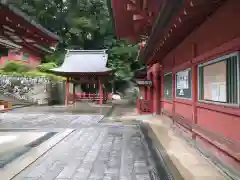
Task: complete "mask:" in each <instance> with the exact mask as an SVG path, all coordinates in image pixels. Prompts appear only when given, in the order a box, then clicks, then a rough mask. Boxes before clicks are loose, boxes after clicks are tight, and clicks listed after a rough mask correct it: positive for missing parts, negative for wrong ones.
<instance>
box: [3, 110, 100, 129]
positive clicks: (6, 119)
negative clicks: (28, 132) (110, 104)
mask: <svg viewBox="0 0 240 180" xmlns="http://www.w3.org/2000/svg"><path fill="white" fill-rule="evenodd" d="M102 118H103V115H91V114H90V115H77V114H64V113H31V112H28V113H14V112H8V113H1V114H0V127H1V128H78V127H81V126H82V125H92V124H97V123H98V122H99V121H101V119H102Z"/></svg>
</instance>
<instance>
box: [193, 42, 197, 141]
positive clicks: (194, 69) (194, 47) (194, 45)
mask: <svg viewBox="0 0 240 180" xmlns="http://www.w3.org/2000/svg"><path fill="white" fill-rule="evenodd" d="M192 56H193V58H194V57H196V56H197V46H196V44H192ZM197 68H198V67H197V65H196V64H193V63H192V101H193V104H192V116H193V127H194V125H195V124H197V105H196V104H197V101H198V69H197ZM192 138H193V139H196V134H195V133H194V132H192Z"/></svg>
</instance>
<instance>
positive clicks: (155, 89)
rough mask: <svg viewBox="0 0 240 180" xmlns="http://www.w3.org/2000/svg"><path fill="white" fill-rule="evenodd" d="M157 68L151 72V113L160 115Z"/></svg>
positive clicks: (156, 66)
mask: <svg viewBox="0 0 240 180" xmlns="http://www.w3.org/2000/svg"><path fill="white" fill-rule="evenodd" d="M159 70H160V69H159V66H158V64H156V65H155V67H154V71H153V87H152V88H153V112H154V113H155V114H160V92H161V91H160V87H161V86H160V74H159Z"/></svg>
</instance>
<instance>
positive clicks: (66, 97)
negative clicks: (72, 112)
mask: <svg viewBox="0 0 240 180" xmlns="http://www.w3.org/2000/svg"><path fill="white" fill-rule="evenodd" d="M68 94H69V77H67V81H66V96H65V105H66V106H67V105H68Z"/></svg>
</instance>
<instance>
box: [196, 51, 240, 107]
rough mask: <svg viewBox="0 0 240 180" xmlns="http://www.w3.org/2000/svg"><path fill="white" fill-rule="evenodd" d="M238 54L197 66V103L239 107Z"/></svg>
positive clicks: (239, 68) (239, 79)
mask: <svg viewBox="0 0 240 180" xmlns="http://www.w3.org/2000/svg"><path fill="white" fill-rule="evenodd" d="M239 71H240V67H239V53H232V54H229V55H226V56H223V57H220V58H217V59H215V60H213V61H210V62H207V63H204V64H200V65H199V66H198V76H199V78H198V85H199V95H198V96H199V101H206V102H212V103H224V104H232V105H239V103H240V99H239V93H240V92H239V91H240V90H239V81H240V78H239Z"/></svg>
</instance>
